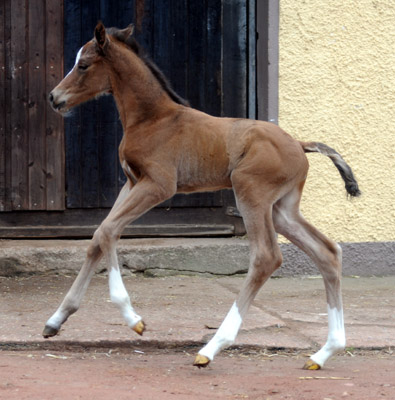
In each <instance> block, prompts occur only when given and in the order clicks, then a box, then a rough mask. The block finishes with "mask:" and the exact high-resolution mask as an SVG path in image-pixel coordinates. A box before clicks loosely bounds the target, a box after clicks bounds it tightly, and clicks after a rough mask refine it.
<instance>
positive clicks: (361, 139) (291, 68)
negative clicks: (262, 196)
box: [279, 0, 395, 267]
mask: <svg viewBox="0 0 395 400" xmlns="http://www.w3.org/2000/svg"><path fill="white" fill-rule="evenodd" d="M394 21H395V2H394V1H392V0H380V1H374V0H359V1H344V0H332V1H322V0H321V1H320V0H309V1H294V0H280V60H279V65H280V76H279V124H280V126H281V127H282V128H283V129H285V130H286V131H288V132H289V133H290V134H291V135H292V136H294V137H296V138H298V139H300V140H314V141H322V142H324V143H326V144H328V145H330V146H331V147H334V148H335V149H336V150H337V151H339V152H340V153H341V154H342V155H343V156H344V158H345V159H346V161H347V162H349V164H350V165H351V166H352V168H353V170H354V172H355V175H356V177H357V179H358V181H359V183H360V187H361V190H362V192H363V196H362V197H361V198H359V199H355V200H353V201H348V200H347V199H346V195H345V191H344V186H343V181H342V180H341V179H340V177H339V175H338V172H337V170H336V169H335V168H334V166H333V165H332V163H331V161H330V160H329V159H328V158H326V157H323V156H321V155H319V154H313V155H308V157H309V160H310V174H309V179H308V182H307V184H306V189H305V192H304V198H303V200H302V212H303V214H304V215H305V216H306V217H307V219H308V220H310V221H311V222H312V223H313V224H314V225H316V226H317V227H318V228H319V229H320V230H321V231H322V232H324V233H325V234H327V235H328V236H330V237H331V238H333V239H335V240H337V241H339V242H354V243H355V242H361V243H362V242H365V245H364V248H368V247H369V246H367V247H366V242H368V243H371V244H375V243H377V244H379V242H393V243H395V205H394V204H395V157H394V149H395V127H394V126H395V123H394V115H395V110H394V104H395V91H394V88H395V46H394V42H395V40H394V37H395V23H394ZM390 248H391V246H390ZM393 249H394V247H393V246H392V250H393ZM393 262H394V261H392V263H393ZM392 265H393V266H394V264H392ZM394 267H395V266H394Z"/></svg>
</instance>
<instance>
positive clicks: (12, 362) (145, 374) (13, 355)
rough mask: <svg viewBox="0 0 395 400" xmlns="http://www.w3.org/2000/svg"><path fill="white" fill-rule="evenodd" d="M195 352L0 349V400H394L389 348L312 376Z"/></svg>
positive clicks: (250, 356) (293, 355) (257, 355)
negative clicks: (206, 361)
mask: <svg viewBox="0 0 395 400" xmlns="http://www.w3.org/2000/svg"><path fill="white" fill-rule="evenodd" d="M196 350H197V349H194V348H178V349H174V350H145V351H142V350H133V349H131V350H130V351H127V350H121V351H120V350H119V349H112V350H110V351H108V352H106V351H107V350H102V351H100V350H88V351H83V352H67V351H65V352H59V351H57V352H48V351H43V350H40V351H37V350H35V351H29V350H24V351H9V350H3V351H0V377H1V379H0V399H2V400H3V399H4V400H5V399H7V400H13V399H18V400H23V399H29V400H34V399H40V400H45V399H51V400H52V399H54V400H56V399H59V400H64V399H67V400H69V399H84V400H87V399H92V400H93V399H95V400H102V399H103V400H104V399H116V400H123V399H133V400H139V399H141V400H143V399H144V400H151V399H152V400H154V399H155V400H156V399H163V400H166V399H172V400H173V399H187V400H188V399H191V400H193V399H259V400H261V399H262V400H280V399H295V400H303V399H309V400H316V399H317V400H331V399H332V400H337V399H355V400H356V399H358V400H364V399H371V400H377V399H395V368H394V367H395V354H394V353H393V352H392V350H391V349H388V350H380V351H364V352H353V351H352V350H348V352H346V353H345V354H343V355H338V356H335V357H334V358H333V359H331V360H330V361H329V362H328V364H327V365H326V366H325V368H324V369H322V370H320V371H305V370H303V369H302V368H301V367H302V366H303V364H304V361H305V360H306V357H307V356H308V355H307V354H305V353H303V352H285V351H284V352H281V351H277V352H270V353H268V352H267V351H266V350H247V351H241V350H240V349H238V350H228V351H225V352H224V353H222V354H221V355H219V356H218V357H217V359H216V360H215V361H214V362H213V363H212V364H211V365H210V366H209V367H207V368H206V369H200V370H199V369H196V368H195V367H193V366H192V365H191V364H192V361H193V355H194V353H195V352H196Z"/></svg>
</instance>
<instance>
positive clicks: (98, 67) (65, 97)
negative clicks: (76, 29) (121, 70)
mask: <svg viewBox="0 0 395 400" xmlns="http://www.w3.org/2000/svg"><path fill="white" fill-rule="evenodd" d="M132 33H133V26H132V25H130V26H128V27H127V28H125V29H123V30H117V37H116V38H117V40H122V41H126V40H127V38H128V37H129V36H130V35H131V34H132ZM110 42H111V38H110V37H109V35H107V34H106V29H105V27H104V25H103V24H102V23H101V22H99V23H98V24H97V26H96V28H95V33H94V38H93V39H92V40H91V41H89V42H88V43H86V44H85V45H84V46H82V47H81V49H80V50H79V51H78V53H77V57H76V60H75V64H74V67H73V69H72V70H71V71H70V72H69V73H68V74H67V75H66V76H65V77H64V78H63V80H62V81H61V82H60V83H59V84H58V85H57V86H56V87H55V89H53V90H52V92H51V93H50V94H49V101H50V103H51V106H52V108H53V109H54V110H55V111H58V112H59V113H61V114H65V113H67V111H68V110H70V109H71V108H73V107H75V106H77V105H78V104H81V103H83V102H85V101H87V100H90V99H92V98H93V97H97V96H100V95H102V94H107V93H111V90H112V88H111V82H110V74H109V70H108V68H109V67H108V63H106V52H107V50H108V47H109V46H111V43H110Z"/></svg>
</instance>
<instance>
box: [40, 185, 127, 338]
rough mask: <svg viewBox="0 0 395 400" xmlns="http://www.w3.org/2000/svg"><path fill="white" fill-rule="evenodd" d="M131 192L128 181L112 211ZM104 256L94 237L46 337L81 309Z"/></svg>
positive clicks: (48, 327)
mask: <svg viewBox="0 0 395 400" xmlns="http://www.w3.org/2000/svg"><path fill="white" fill-rule="evenodd" d="M129 192H130V184H129V182H127V183H126V184H125V185H124V187H123V188H122V190H121V192H120V193H119V195H118V198H117V200H116V202H115V203H114V206H113V208H112V210H111V211H112V212H113V211H115V210H116V209H117V208H118V207H119V205H120V204H122V203H123V201H124V199H125V198H126V196H127V195H128V193H129ZM102 256H103V253H102V250H101V248H100V244H99V241H98V240H97V238H95V237H93V239H92V241H91V243H90V245H89V247H88V250H87V255H86V259H85V262H84V264H83V266H82V268H81V270H80V272H79V273H78V276H77V278H76V279H75V281H74V283H73V285H72V286H71V288H70V290H69V291H68V293H67V294H66V296H65V298H64V300H63V301H62V303H61V305H60V306H59V308H58V309H57V310H56V312H55V313H54V314H53V315H52V316H51V318H49V319H48V321H47V323H46V324H45V328H44V330H43V333H42V335H43V336H44V337H45V338H48V337H51V336H55V335H56V334H57V333H58V332H59V330H60V327H61V325H62V324H63V323H64V322H66V320H67V318H68V317H69V316H70V315H71V314H73V313H75V312H76V311H77V310H78V309H79V307H80V304H81V301H82V298H83V297H84V295H85V293H86V290H87V288H88V286H89V283H90V281H91V279H92V276H93V274H94V272H95V269H96V267H97V265H98V264H99V262H100V260H101V258H102Z"/></svg>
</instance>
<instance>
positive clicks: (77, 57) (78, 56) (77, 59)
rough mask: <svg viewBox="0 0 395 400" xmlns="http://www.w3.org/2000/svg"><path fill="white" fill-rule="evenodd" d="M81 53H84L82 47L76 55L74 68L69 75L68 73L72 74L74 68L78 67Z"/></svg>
mask: <svg viewBox="0 0 395 400" xmlns="http://www.w3.org/2000/svg"><path fill="white" fill-rule="evenodd" d="M81 53H82V47H81V48H80V49H79V50H78V53H77V56H76V57H75V63H74V66H73V68H71V70H70V72H69V73H68V74H67V75H66V76H68V75H70V74H71V72H72V71H73V69H74V68H75V67H76V65H77V64H78V61H80V58H81Z"/></svg>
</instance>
